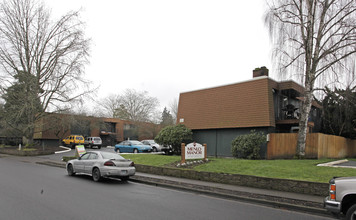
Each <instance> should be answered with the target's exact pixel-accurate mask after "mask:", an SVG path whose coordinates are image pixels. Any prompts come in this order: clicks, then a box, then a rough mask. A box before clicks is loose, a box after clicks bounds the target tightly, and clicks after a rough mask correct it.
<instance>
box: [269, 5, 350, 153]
mask: <svg viewBox="0 0 356 220" xmlns="http://www.w3.org/2000/svg"><path fill="white" fill-rule="evenodd" d="M268 2H269V4H268V6H269V9H268V11H267V14H266V17H265V18H266V25H267V26H268V27H269V29H270V35H271V38H272V40H273V43H274V46H275V54H274V58H275V62H277V64H278V65H279V70H281V73H282V74H288V73H293V74H295V75H299V80H300V81H301V82H302V83H303V84H304V94H303V96H304V97H303V101H302V108H301V109H300V113H301V117H300V121H299V128H300V129H299V133H298V142H297V152H296V155H297V156H299V157H303V156H304V155H305V143H306V133H307V123H308V118H309V113H310V110H311V104H312V101H313V92H314V91H315V89H316V87H315V85H316V82H317V80H318V79H319V83H320V84H322V83H325V82H326V80H325V79H327V78H328V77H331V76H334V77H335V78H337V77H342V75H343V74H345V73H346V72H347V71H348V68H350V65H355V63H354V62H350V61H354V59H355V53H356V1H355V0H270V1H268ZM321 86H323V85H321Z"/></svg>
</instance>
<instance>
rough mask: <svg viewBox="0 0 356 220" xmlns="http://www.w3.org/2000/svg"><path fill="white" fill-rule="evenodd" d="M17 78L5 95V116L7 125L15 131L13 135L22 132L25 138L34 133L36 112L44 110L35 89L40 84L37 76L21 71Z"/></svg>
mask: <svg viewBox="0 0 356 220" xmlns="http://www.w3.org/2000/svg"><path fill="white" fill-rule="evenodd" d="M15 78H16V83H14V84H13V85H12V86H10V87H9V88H7V89H6V94H5V95H4V96H3V98H4V100H5V105H4V111H3V117H4V120H5V122H6V124H7V127H10V128H11V129H10V130H12V131H15V132H13V135H15V134H22V135H23V138H28V137H31V134H33V133H34V129H35V127H34V123H35V120H36V114H38V113H40V112H42V106H41V102H40V98H39V97H38V96H37V94H36V92H35V91H36V89H34V87H36V86H38V85H37V84H36V78H35V76H33V75H31V74H29V73H26V72H19V73H18V74H17V75H16V76H15ZM27 141H28V140H27V139H25V140H24V142H27Z"/></svg>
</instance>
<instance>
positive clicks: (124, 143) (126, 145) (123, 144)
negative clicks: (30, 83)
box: [120, 141, 128, 153]
mask: <svg viewBox="0 0 356 220" xmlns="http://www.w3.org/2000/svg"><path fill="white" fill-rule="evenodd" d="M127 147H128V142H127V141H124V142H122V144H121V145H120V151H121V152H122V153H127V152H128V151H127Z"/></svg>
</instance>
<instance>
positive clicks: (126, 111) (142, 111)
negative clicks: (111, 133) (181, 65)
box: [115, 89, 159, 122]
mask: <svg viewBox="0 0 356 220" xmlns="http://www.w3.org/2000/svg"><path fill="white" fill-rule="evenodd" d="M119 103H120V104H119V108H117V109H116V111H115V116H116V117H117V118H120V119H123V120H130V121H134V122H149V121H151V118H152V117H153V114H154V113H155V111H156V109H157V106H158V105H159V101H158V99H157V98H155V97H150V96H149V95H148V92H146V91H144V92H137V91H136V90H134V89H127V90H126V91H125V92H124V94H123V95H121V96H120V100H119Z"/></svg>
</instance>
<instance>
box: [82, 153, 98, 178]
mask: <svg viewBox="0 0 356 220" xmlns="http://www.w3.org/2000/svg"><path fill="white" fill-rule="evenodd" d="M97 160H98V154H97V153H94V152H91V153H90V156H89V158H88V159H87V160H85V162H84V170H85V171H84V172H85V173H88V174H91V172H92V169H93V166H94V164H95V162H97Z"/></svg>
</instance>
